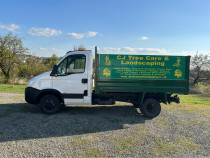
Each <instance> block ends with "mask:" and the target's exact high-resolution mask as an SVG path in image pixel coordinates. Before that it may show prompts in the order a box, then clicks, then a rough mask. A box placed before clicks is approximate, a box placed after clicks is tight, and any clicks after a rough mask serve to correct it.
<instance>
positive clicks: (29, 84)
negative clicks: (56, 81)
mask: <svg viewBox="0 0 210 158" xmlns="http://www.w3.org/2000/svg"><path fill="white" fill-rule="evenodd" d="M35 80H36V78H35V77H34V78H32V79H31V80H30V81H29V82H28V85H27V87H31V85H32V84H33V83H34V81H35Z"/></svg>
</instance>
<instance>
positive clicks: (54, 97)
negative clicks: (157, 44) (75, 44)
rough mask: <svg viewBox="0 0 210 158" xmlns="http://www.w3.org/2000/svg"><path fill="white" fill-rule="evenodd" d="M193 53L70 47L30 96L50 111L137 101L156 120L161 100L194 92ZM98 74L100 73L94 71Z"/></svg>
mask: <svg viewBox="0 0 210 158" xmlns="http://www.w3.org/2000/svg"><path fill="white" fill-rule="evenodd" d="M189 64H190V56H166V55H164V56H163V55H131V54H98V53H97V47H96V48H95V63H94V64H93V54H92V52H91V51H90V50H83V51H69V52H67V54H66V55H65V56H64V57H63V58H62V59H61V60H60V61H59V62H58V63H57V64H56V65H54V67H53V69H52V70H51V71H50V72H46V73H44V74H41V75H38V76H36V77H34V78H32V79H31V80H30V81H29V83H28V86H27V88H26V90H25V100H26V101H27V102H28V103H31V104H38V105H39V106H40V108H41V110H42V111H43V112H44V113H47V114H53V113H56V112H58V111H60V110H61V109H62V108H63V107H65V105H69V104H70V105H75V104H76V105H93V104H94V105H95V104H97V105H113V104H115V102H116V101H123V102H129V103H132V104H133V105H134V106H135V107H136V108H140V110H141V112H142V113H143V114H144V116H146V117H149V118H153V117H156V116H158V115H159V113H160V111H161V106H160V103H165V104H167V103H171V102H176V103H179V97H178V96H177V95H172V94H173V93H176V94H188V91H189ZM93 72H94V73H93Z"/></svg>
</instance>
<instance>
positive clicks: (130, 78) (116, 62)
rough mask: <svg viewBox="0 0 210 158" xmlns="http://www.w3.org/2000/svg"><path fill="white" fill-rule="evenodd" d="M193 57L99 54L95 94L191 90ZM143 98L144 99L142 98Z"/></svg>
mask: <svg viewBox="0 0 210 158" xmlns="http://www.w3.org/2000/svg"><path fill="white" fill-rule="evenodd" d="M189 63H190V56H156V55H122V54H119V55H117V54H97V51H96V56H95V64H96V67H95V68H96V75H95V93H96V94H100V93H107V92H127V93H130V92H134V93H139V94H140V95H141V96H142V97H143V95H144V94H145V93H161V94H164V95H166V94H170V93H180V94H188V91H189ZM142 97H140V98H142Z"/></svg>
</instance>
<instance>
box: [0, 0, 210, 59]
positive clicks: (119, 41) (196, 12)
mask: <svg viewBox="0 0 210 158" xmlns="http://www.w3.org/2000/svg"><path fill="white" fill-rule="evenodd" d="M8 31H11V32H13V33H14V34H15V35H18V36H20V37H23V43H24V46H25V47H27V48H29V50H30V53H33V54H36V55H38V56H51V55H52V54H53V53H54V54H57V55H58V56H63V55H64V54H65V53H66V52H67V51H68V50H72V49H73V46H75V45H76V46H78V45H81V44H82V45H84V46H85V47H86V48H87V49H91V50H94V46H98V47H99V52H101V53H106V52H107V53H121V52H125V53H139V54H170V55H193V54H195V53H196V51H198V52H200V53H209V52H210V1H209V0H77V1H74V0H18V1H17V0H6V1H5V0H0V34H1V35H5V34H6V33H7V32H8Z"/></svg>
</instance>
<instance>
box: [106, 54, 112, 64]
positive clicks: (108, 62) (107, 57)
mask: <svg viewBox="0 0 210 158" xmlns="http://www.w3.org/2000/svg"><path fill="white" fill-rule="evenodd" d="M105 60H106V62H105V65H108V66H109V65H111V61H110V60H109V56H108V55H107V56H106V58H105Z"/></svg>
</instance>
